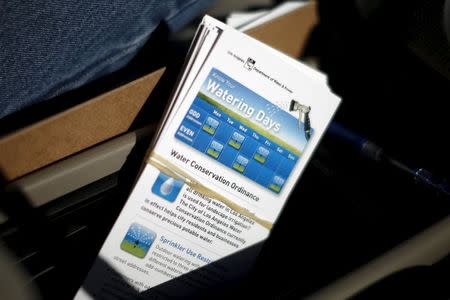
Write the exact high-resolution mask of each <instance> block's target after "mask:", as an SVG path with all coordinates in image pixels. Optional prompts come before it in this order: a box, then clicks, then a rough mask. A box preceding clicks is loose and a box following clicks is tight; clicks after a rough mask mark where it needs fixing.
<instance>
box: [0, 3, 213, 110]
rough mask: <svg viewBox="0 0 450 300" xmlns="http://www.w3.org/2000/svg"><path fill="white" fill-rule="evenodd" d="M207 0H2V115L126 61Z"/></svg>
mask: <svg viewBox="0 0 450 300" xmlns="http://www.w3.org/2000/svg"><path fill="white" fill-rule="evenodd" d="M210 2H212V0H191V1H186V0H168V1H157V0H147V1H146V0H94V1H92V0H81V1H73V0H57V1H55V0H39V1H35V0H26V1H23V0H3V1H0V118H2V117H4V116H6V115H8V114H11V113H13V112H16V111H18V110H20V109H21V108H23V107H26V106H28V105H30V104H33V103H36V102H39V101H42V100H45V99H49V98H51V97H54V96H56V95H59V94H61V93H63V92H65V91H68V90H71V89H74V88H76V87H79V86H81V85H83V84H85V83H87V82H89V81H91V80H93V79H95V78H98V77H100V76H102V75H105V74H107V73H110V72H112V71H115V70H118V69H119V68H121V67H123V66H124V65H126V64H127V63H128V62H129V60H130V59H131V58H132V57H133V56H134V55H135V54H136V52H137V51H138V50H139V48H140V47H141V46H143V44H144V43H145V42H146V41H147V39H148V38H149V36H150V34H151V33H152V31H153V30H154V29H155V28H156V27H157V25H158V24H159V23H160V21H163V20H164V21H165V22H166V23H167V24H168V26H169V28H170V29H171V30H177V29H179V28H180V27H181V26H183V25H184V24H186V23H187V22H188V21H190V20H191V19H192V18H193V17H195V16H196V15H198V14H200V13H201V12H202V11H203V10H204V9H205V8H206V7H207V5H208V4H209V3H210Z"/></svg>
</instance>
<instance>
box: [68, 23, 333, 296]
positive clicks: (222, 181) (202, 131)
mask: <svg viewBox="0 0 450 300" xmlns="http://www.w3.org/2000/svg"><path fill="white" fill-rule="evenodd" d="M339 102H340V100H339V98H338V97H337V96H335V95H334V94H333V93H332V92H331V91H330V89H329V88H328V86H327V82H326V77H325V76H324V75H323V74H321V73H319V72H317V71H315V70H313V69H311V68H309V67H307V66H305V65H303V64H302V63H300V62H298V61H296V60H294V59H292V58H290V57H288V56H286V55H284V54H282V53H280V52H278V51H276V50H274V49H272V48H270V47H268V46H267V45H264V44H262V43H260V42H258V41H257V40H254V39H252V38H251V37H249V36H247V35H245V34H243V33H241V32H239V31H237V30H235V29H233V28H231V27H228V26H227V25H225V24H223V23H221V22H219V21H217V20H215V19H213V18H211V17H208V16H206V17H204V19H203V20H202V22H201V24H200V26H199V28H198V30H197V32H196V35H195V37H194V40H193V42H192V45H191V47H190V49H189V53H188V56H187V59H186V62H185V65H184V67H183V70H182V74H181V75H180V77H179V80H178V82H177V84H176V86H175V89H174V91H173V95H172V97H171V99H170V104H169V107H168V109H167V111H166V113H165V115H164V118H163V121H162V124H161V126H160V128H159V130H158V132H157V134H156V137H155V140H154V143H153V146H152V148H151V150H150V152H149V154H148V159H147V164H146V165H145V168H144V169H143V171H142V173H141V175H140V177H139V179H138V181H137V183H136V185H135V187H134V189H133V191H132V193H131V194H130V196H129V199H128V201H127V203H126V205H125V207H124V208H123V210H122V212H121V214H120V216H119V217H118V219H117V221H116V223H115V224H114V226H113V228H112V230H111V232H110V233H109V235H108V237H107V239H106V241H105V243H104V244H103V247H102V248H101V251H100V253H99V255H98V257H97V259H96V261H95V263H94V265H93V267H92V269H91V271H90V272H89V274H88V276H87V278H86V280H85V282H84V284H83V286H82V287H81V288H80V290H79V291H78V293H77V295H76V296H75V298H76V299H96V298H102V299H104V298H106V299H109V298H112V299H116V298H117V299H122V298H123V299H156V298H158V299H159V298H165V297H171V296H174V293H179V294H182V295H187V294H189V293H193V291H198V290H201V289H203V288H206V287H208V286H212V285H214V284H220V282H221V280H226V278H233V277H234V276H236V274H235V271H236V270H238V271H239V270H242V269H245V266H248V265H250V264H249V261H248V260H241V261H240V262H235V264H234V265H233V263H232V264H225V263H224V264H221V263H220V262H222V261H225V260H226V258H229V257H233V256H235V254H236V253H237V252H242V251H243V250H245V249H249V248H251V247H252V246H254V245H256V244H258V243H261V242H262V241H264V240H265V239H266V238H267V237H268V236H269V234H270V231H271V229H272V226H273V224H274V223H275V221H276V219H277V217H278V216H279V214H280V212H281V210H282V208H283V206H284V204H285V202H286V200H287V199H288V197H289V195H290V194H291V191H292V190H293V188H294V186H295V185H296V183H297V181H298V179H299V177H300V175H301V173H302V171H303V170H304V168H305V166H306V164H307V163H308V161H309V159H310V157H311V154H312V153H313V151H314V149H315V148H316V146H317V144H318V142H319V141H320V139H321V137H322V135H323V133H324V131H325V130H326V128H327V126H328V124H329V122H330V120H331V118H332V117H333V115H334V113H335V111H336V109H337V107H338V105H339ZM253 257H254V255H253ZM236 264H238V265H236ZM209 266H213V267H209ZM194 275H195V276H194Z"/></svg>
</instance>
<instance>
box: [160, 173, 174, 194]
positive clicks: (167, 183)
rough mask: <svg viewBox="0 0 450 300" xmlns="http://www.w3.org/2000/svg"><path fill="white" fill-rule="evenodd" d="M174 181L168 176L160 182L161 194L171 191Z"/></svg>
mask: <svg viewBox="0 0 450 300" xmlns="http://www.w3.org/2000/svg"><path fill="white" fill-rule="evenodd" d="M174 183H175V180H174V179H173V178H172V177H170V178H169V179H167V180H166V181H164V183H163V184H161V187H160V191H161V194H163V195H164V196H167V195H169V194H170V193H172V191H173V186H174Z"/></svg>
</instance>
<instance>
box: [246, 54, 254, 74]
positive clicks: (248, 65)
mask: <svg viewBox="0 0 450 300" xmlns="http://www.w3.org/2000/svg"><path fill="white" fill-rule="evenodd" d="M255 63H256V62H255V61H254V60H253V59H251V58H250V57H249V58H247V61H246V62H245V64H244V68H246V69H247V70H249V71H251V70H253V68H254V67H255Z"/></svg>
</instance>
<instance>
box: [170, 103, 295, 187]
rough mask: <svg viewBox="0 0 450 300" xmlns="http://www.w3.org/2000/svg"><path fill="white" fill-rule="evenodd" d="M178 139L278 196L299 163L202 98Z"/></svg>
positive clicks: (293, 155) (194, 104) (185, 121)
mask: <svg viewBox="0 0 450 300" xmlns="http://www.w3.org/2000/svg"><path fill="white" fill-rule="evenodd" d="M175 136H176V138H177V139H178V140H180V141H182V142H184V143H186V144H188V145H190V146H192V147H194V148H195V149H197V150H198V151H201V152H203V153H205V154H207V155H208V156H210V157H212V158H213V159H215V160H217V161H219V162H220V163H222V164H223V165H225V166H227V167H229V168H231V169H232V170H234V171H236V172H238V173H240V174H242V175H244V176H245V177H247V178H249V179H251V180H253V181H255V182H257V183H258V184H260V185H262V186H264V187H266V188H268V189H270V190H271V191H273V192H275V193H279V192H280V191H281V190H282V188H283V185H284V183H285V182H286V179H287V178H288V177H289V175H290V173H291V172H292V169H293V168H294V166H295V164H296V162H297V160H298V159H299V156H298V155H296V154H294V153H292V152H290V151H288V150H287V149H285V148H283V147H281V146H279V145H278V144H276V143H274V142H273V141H271V140H269V139H267V138H265V137H264V136H262V135H260V134H258V133H256V132H255V131H253V130H252V129H251V128H249V127H247V126H245V125H243V124H242V123H240V122H239V121H238V120H237V119H235V118H232V117H230V116H229V115H227V114H225V113H224V112H222V111H220V110H218V109H217V108H216V107H215V106H213V105H211V104H209V103H207V102H206V101H204V100H203V99H202V98H200V97H198V96H197V97H196V99H195V100H194V102H193V103H192V105H191V107H190V108H189V110H188V112H187V114H186V116H185V118H184V119H183V121H182V122H181V124H180V126H179V128H178V130H177V132H176V134H175Z"/></svg>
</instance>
